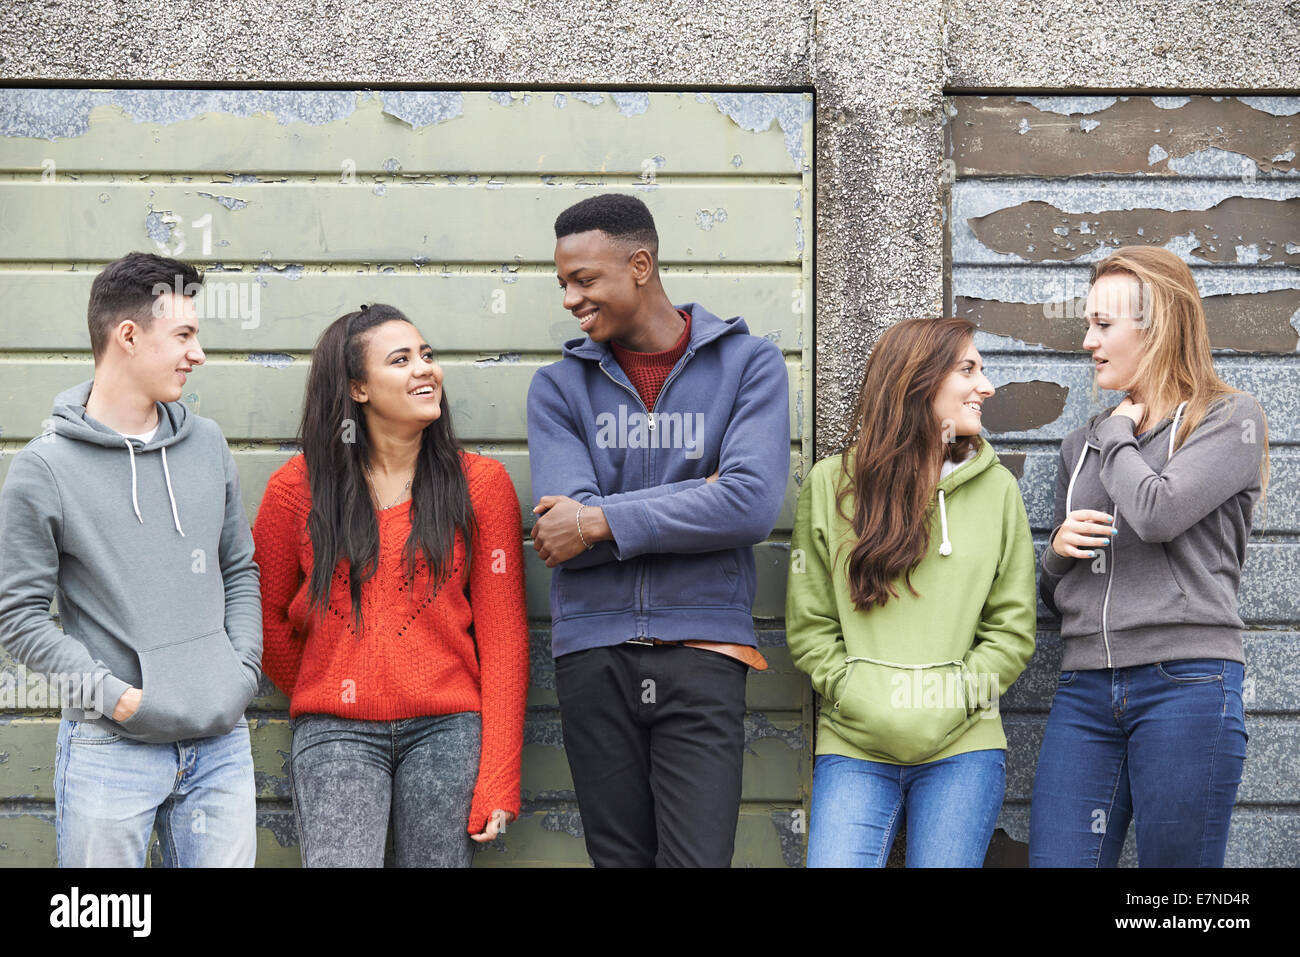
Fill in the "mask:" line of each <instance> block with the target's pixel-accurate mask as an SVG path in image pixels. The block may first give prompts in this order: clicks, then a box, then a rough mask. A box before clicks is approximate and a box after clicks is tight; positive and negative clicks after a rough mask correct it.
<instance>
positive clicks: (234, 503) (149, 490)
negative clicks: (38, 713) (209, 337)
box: [0, 253, 262, 867]
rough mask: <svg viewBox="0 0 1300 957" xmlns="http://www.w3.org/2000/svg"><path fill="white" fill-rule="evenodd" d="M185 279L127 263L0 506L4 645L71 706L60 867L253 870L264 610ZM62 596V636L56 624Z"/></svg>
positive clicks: (196, 280) (58, 823) (60, 775)
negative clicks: (154, 859)
mask: <svg viewBox="0 0 1300 957" xmlns="http://www.w3.org/2000/svg"><path fill="white" fill-rule="evenodd" d="M202 281H203V279H202V276H201V275H200V274H199V273H198V271H197V270H195V269H194V267H193V266H190V265H188V264H186V263H181V262H178V261H176V260H174V259H165V258H162V257H160V256H153V255H148V254H144V253H131V254H130V255H128V256H125V257H123V258H122V259H119V260H117V261H115V262H112V263H109V264H108V265H107V266H106V267H104V269H103V270H102V271H101V272H100V273H99V275H98V276H97V277H96V278H95V281H94V284H93V285H92V286H91V293H90V306H89V309H88V323H89V327H90V340H91V346H92V349H93V352H94V358H95V374H94V378H93V379H92V380H90V381H88V382H83V383H81V384H80V385H77V386H74V387H73V388H71V389H68V390H66V391H65V392H63V393H61V394H60V395H59V396H58V397H57V398H56V399H55V400H54V410H53V414H52V416H51V419H50V420H48V421H47V423H46V430H45V432H44V433H42V434H41V435H40V436H38V437H36V438H35V439H33V440H32V441H31V442H30V443H28V445H27V446H26V447H25V448H24V449H23V450H22V451H21V452H19V453H18V454H17V455H16V456H15V457H14V460H13V462H12V464H11V465H10V467H9V473H8V476H7V478H6V480H5V483H4V487H3V489H2V490H0V645H3V646H4V647H5V648H6V649H7V650H8V651H9V652H10V653H11V654H13V655H14V656H15V657H16V658H17V659H18V660H19V662H21V663H22V664H23V665H24V666H25V667H26V669H27V670H28V672H29V674H30V673H32V672H35V673H37V674H40V675H42V676H44V677H45V679H46V680H47V681H49V682H50V683H51V686H61V687H63V688H64V689H65V694H66V689H68V688H72V689H74V690H75V693H74V694H73V695H71V696H70V698H69V699H66V700H65V701H64V704H65V706H64V708H63V720H62V721H61V723H60V725H59V735H58V743H57V745H56V752H55V753H56V757H55V772H54V795H55V834H56V841H57V846H58V856H59V863H60V865H62V866H65V867H68V866H72V867H141V866H143V865H144V862H145V856H146V851H147V848H148V841H149V834H150V831H151V830H152V829H153V828H154V827H157V830H158V836H159V841H160V845H161V850H162V860H163V863H164V864H165V865H167V866H171V867H212V866H227V867H229V866H244V867H251V866H252V865H253V860H254V852H255V846H256V823H255V802H254V787H253V762H252V754H251V751H250V748H249V738H248V723H247V721H245V720H244V718H243V714H244V709H245V708H246V707H247V706H248V704H249V702H250V701H251V700H252V698H253V697H254V695H255V694H256V692H257V686H258V681H259V674H260V672H259V666H260V663H261V654H262V609H261V597H260V592H259V588H258V571H257V566H256V565H255V564H254V563H253V539H252V535H251V533H250V531H249V527H248V520H247V518H246V516H245V515H244V509H243V505H242V504H241V502H240V496H239V478H238V475H237V474H236V472H235V463H234V459H233V457H232V456H231V454H230V450H229V448H228V447H227V445H226V441H225V438H224V436H223V435H222V434H221V429H220V427H219V426H218V425H217V424H216V423H215V422H213V421H212V420H210V419H205V418H201V417H199V416H197V415H194V414H193V413H191V412H190V411H189V410H188V409H187V408H186V407H185V406H184V405H183V404H181V402H180V401H179V399H180V397H181V390H182V388H183V387H184V385H185V380H186V377H187V375H188V374H189V373H190V372H191V371H192V369H193V367H194V366H197V365H200V364H201V363H202V362H203V361H204V355H203V350H202V348H200V346H199V341H198V323H197V320H196V317H195V308H194V300H193V298H192V297H193V295H194V293H195V292H197V291H198V289H199V288H200V286H201V284H202ZM56 594H57V597H58V610H59V615H60V619H61V624H62V630H60V628H59V627H58V626H56V625H55V623H54V621H53V620H52V618H51V616H50V600H51V598H53V597H54V596H55V595H56Z"/></svg>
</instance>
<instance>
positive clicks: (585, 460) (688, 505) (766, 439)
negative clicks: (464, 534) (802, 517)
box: [528, 303, 790, 658]
mask: <svg viewBox="0 0 1300 957" xmlns="http://www.w3.org/2000/svg"><path fill="white" fill-rule="evenodd" d="M677 308H679V309H682V310H685V311H689V312H690V315H691V338H690V342H689V344H688V345H687V347H686V353H685V354H684V355H683V356H682V357H681V358H680V359H678V360H677V364H676V365H675V366H673V369H672V371H671V372H670V373H669V375H668V378H667V379H666V380H665V381H664V385H663V388H662V389H661V390H660V392H659V397H658V398H657V399H656V400H655V407H654V408H653V409H652V410H647V409H646V407H645V404H644V403H643V402H642V400H641V397H640V395H639V393H638V392H637V390H636V388H635V387H634V386H633V385H632V383H631V381H630V380H629V379H628V377H627V375H626V374H625V373H624V372H623V369H622V367H621V366H620V365H619V364H618V360H617V359H615V358H614V355H613V353H612V351H611V350H610V348H609V345H608V344H606V343H597V342H592V341H591V339H590V338H582V339H572V340H570V341H568V342H566V343H565V344H564V349H563V356H564V358H562V359H560V361H559V362H555V363H552V364H551V365H549V366H546V367H545V368H543V369H539V370H538V371H537V374H536V375H534V376H533V381H532V385H531V386H530V387H529V389H528V457H529V463H530V466H531V469H532V479H533V496H534V498H535V499H539V498H541V497H542V496H544V495H567V496H569V497H570V498H572V499H575V500H576V501H579V502H583V503H585V504H588V505H592V506H600V508H601V509H602V510H603V511H604V513H605V519H606V521H607V522H608V523H609V527H610V531H611V532H612V533H613V538H614V540H613V541H612V542H601V543H599V544H597V545H596V546H595V547H594V548H591V549H589V550H588V551H586V552H583V553H581V554H579V555H577V556H575V557H574V558H571V559H569V560H568V561H567V562H563V563H561V564H560V565H557V566H556V567H555V569H554V573H553V576H552V578H551V620H552V623H553V629H552V636H551V647H552V652H553V654H554V655H555V657H557V658H558V657H559V656H560V655H566V654H569V653H570V652H575V651H583V650H585V649H587V648H596V647H600V646H603V645H616V644H619V643H621V642H624V641H626V640H627V639H629V638H638V637H640V638H646V637H649V638H661V639H664V640H665V641H683V640H686V639H704V640H710V641H726V642H735V643H738V644H746V645H751V646H752V645H755V644H756V643H757V642H756V641H755V639H754V622H753V616H752V609H753V603H754V590H755V583H756V575H755V571H754V551H753V548H752V546H753V545H754V544H755V543H757V542H761V541H762V540H763V539H764V538H766V537H767V536H768V534H770V533H771V531H772V528H773V526H774V525H775V524H776V519H777V516H778V515H779V514H780V511H781V503H782V501H783V500H784V498H785V488H786V483H787V481H788V478H789V474H790V411H789V398H788V396H789V380H788V377H787V375H786V371H785V360H784V358H783V357H782V355H781V350H780V349H779V348H778V347H777V345H776V344H775V343H773V342H770V341H769V340H767V339H763V338H760V337H758V336H752V335H750V334H749V328H748V327H747V326H746V325H745V321H744V320H743V319H741V318H740V317H739V316H737V317H734V318H732V319H727V320H722V319H719V318H718V317H717V316H714V315H713V314H712V313H710V312H709V311H708V310H706V309H705V308H704V307H703V306H700V305H698V304H696V303H689V304H686V305H682V306H678V307H677ZM714 471H717V472H718V479H717V481H715V482H708V481H707V480H706V479H707V476H709V475H711V474H713V472H714Z"/></svg>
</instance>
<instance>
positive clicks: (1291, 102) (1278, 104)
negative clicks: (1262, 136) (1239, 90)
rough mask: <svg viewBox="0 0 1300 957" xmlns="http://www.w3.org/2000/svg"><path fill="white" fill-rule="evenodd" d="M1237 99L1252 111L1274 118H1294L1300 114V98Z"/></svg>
mask: <svg viewBox="0 0 1300 957" xmlns="http://www.w3.org/2000/svg"><path fill="white" fill-rule="evenodd" d="M1237 99H1238V100H1239V101H1240V102H1242V103H1245V104H1246V105H1247V106H1249V107H1250V108H1251V109H1252V110H1259V111H1260V112H1261V113H1271V114H1273V115H1274V116H1295V115H1296V114H1297V113H1300V97H1294V96H1239V97H1237Z"/></svg>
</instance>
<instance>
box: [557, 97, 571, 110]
mask: <svg viewBox="0 0 1300 957" xmlns="http://www.w3.org/2000/svg"><path fill="white" fill-rule="evenodd" d="M568 102H569V100H568V97H566V96H565V95H564V94H563V93H556V94H555V107H556V109H560V110H562V109H564V108H565V106H567V105H568Z"/></svg>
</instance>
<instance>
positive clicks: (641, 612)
mask: <svg viewBox="0 0 1300 957" xmlns="http://www.w3.org/2000/svg"><path fill="white" fill-rule="evenodd" d="M694 355H695V350H693V349H691V348H690V347H689V346H687V348H686V354H685V355H684V356H683V357H682V364H681V365H679V366H678V367H677V368H676V369H674V370H673V371H672V373H671V374H670V375H669V376H668V378H667V379H665V380H664V384H663V385H662V386H660V387H659V394H658V395H657V396H655V405H654V407H655V408H656V409H657V408H659V400H660V399H662V398H663V396H664V393H665V392H667V391H668V386H669V384H671V383H672V381H673V380H674V379H676V378H677V376H678V375H679V374H680V373H681V371H682V370H683V369H685V368H686V363H687V362H689V361H690V359H691V357H692V356H694ZM596 365H598V366H599V367H600V371H601V372H603V373H605V375H607V376H609V381H610V382H612V383H614V385H616V386H618V387H619V388H620V389H622V390H623V391H624V392H628V393H630V394H631V395H632V397H633V398H634V399H636V403H637V405H639V406H641V408H642V410H643V411H644V412H645V417H646V427H647V428H648V429H649V430H650V431H651V432H654V429H655V419H654V411H653V410H652V409H646V407H645V402H644V400H642V398H641V393H639V392H637V391H636V390H635V389H633V388H632V387H631V386H626V385H624V384H623V383H621V382H619V381H618V380H617V379H615V378H614V375H613V373H611V372H610V371H609V370H608V369H606V368H605V363H604V362H603V361H598V362H597V363H596ZM649 454H650V450H649V449H648V448H647V449H646V455H649ZM645 580H646V572H645V563H644V562H642V563H641V568H640V571H639V572H638V574H637V586H636V591H637V619H638V620H637V637H638V638H646V637H649V636H648V635H646V634H645V632H644V627H645V626H644V625H643V624H642V621H643V620H644V619H645Z"/></svg>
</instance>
